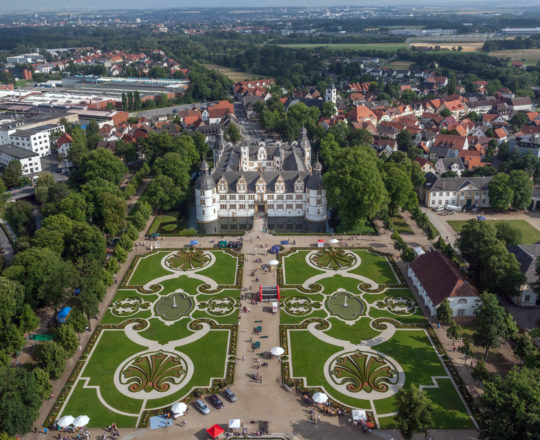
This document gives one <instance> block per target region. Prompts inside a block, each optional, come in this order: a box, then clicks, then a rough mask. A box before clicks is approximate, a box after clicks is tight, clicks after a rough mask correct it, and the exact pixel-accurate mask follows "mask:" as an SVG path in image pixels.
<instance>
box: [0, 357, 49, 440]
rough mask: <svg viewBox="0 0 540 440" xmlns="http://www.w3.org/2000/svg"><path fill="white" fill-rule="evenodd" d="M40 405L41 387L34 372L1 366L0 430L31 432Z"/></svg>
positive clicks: (9, 433) (21, 432) (20, 432)
mask: <svg viewBox="0 0 540 440" xmlns="http://www.w3.org/2000/svg"><path fill="white" fill-rule="evenodd" d="M40 406H41V396H40V387H39V386H38V385H37V384H36V380H35V378H34V375H33V373H31V372H30V371H28V370H26V369H24V368H12V367H9V366H0V414H2V417H0V432H5V433H6V434H8V435H10V436H14V435H15V434H23V433H26V432H29V431H30V429H32V424H33V423H34V420H36V419H37V417H38V415H39V407H40Z"/></svg>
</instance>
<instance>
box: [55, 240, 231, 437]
mask: <svg viewBox="0 0 540 440" xmlns="http://www.w3.org/2000/svg"><path fill="white" fill-rule="evenodd" d="M240 265H241V262H240V257H239V256H237V255H236V254H233V253H230V252H228V251H217V250H205V249H195V250H187V249H185V250H162V251H159V252H153V253H150V254H147V255H145V256H142V257H140V258H139V259H138V260H135V261H134V263H133V264H132V266H131V267H130V269H129V270H128V272H127V274H126V277H125V279H124V280H123V281H122V283H121V285H120V287H119V289H118V291H117V293H116V295H115V297H114V299H113V301H112V303H111V305H110V306H109V309H108V310H107V312H106V314H105V316H104V317H103V320H102V324H101V326H99V327H98V328H97V329H96V331H95V333H94V335H93V339H92V340H91V342H90V343H89V344H88V346H87V348H86V350H85V352H84V353H83V356H82V357H81V360H80V361H79V362H78V363H77V365H76V367H75V369H74V371H73V373H72V375H71V377H70V379H69V380H68V382H67V385H66V387H65V388H64V390H63V391H62V393H61V394H60V396H59V398H58V401H57V402H56V404H55V406H54V408H53V411H52V412H51V414H50V415H49V417H48V421H47V424H48V425H50V424H52V423H54V420H56V419H57V418H58V417H60V416H63V415H66V414H86V415H88V416H89V417H90V425H89V426H90V427H103V426H108V425H110V424H111V423H116V424H117V425H118V426H119V427H130V428H134V427H136V426H143V427H144V426H145V425H146V423H147V421H148V420H147V419H148V417H149V416H150V414H151V413H152V412H153V411H155V410H156V409H165V408H167V407H169V406H170V405H171V404H173V403H174V402H178V401H181V400H182V401H186V402H187V401H189V400H191V399H193V398H194V397H195V396H196V395H197V393H198V392H200V391H205V392H208V390H209V389H214V388H216V387H221V386H223V385H225V383H230V382H231V381H232V376H233V373H234V363H231V362H228V359H229V356H230V355H233V354H234V353H235V352H236V332H237V323H238V311H239V304H240V301H239V299H240V288H239V285H238V284H237V282H236V281H237V278H238V277H237V274H238V271H239V269H240Z"/></svg>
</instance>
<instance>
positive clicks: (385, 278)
mask: <svg viewBox="0 0 540 440" xmlns="http://www.w3.org/2000/svg"><path fill="white" fill-rule="evenodd" d="M354 252H355V253H356V254H357V255H358V256H359V257H360V259H361V260H362V262H361V264H360V266H358V267H357V268H356V269H353V270H352V271H351V272H352V273H356V274H358V275H363V276H365V277H367V278H369V279H371V280H373V281H375V282H376V283H378V284H399V281H398V279H397V278H396V276H395V275H394V272H392V267H391V266H390V263H389V262H388V261H387V260H386V258H385V257H383V256H382V255H378V254H374V253H372V252H369V251H366V250H360V251H354Z"/></svg>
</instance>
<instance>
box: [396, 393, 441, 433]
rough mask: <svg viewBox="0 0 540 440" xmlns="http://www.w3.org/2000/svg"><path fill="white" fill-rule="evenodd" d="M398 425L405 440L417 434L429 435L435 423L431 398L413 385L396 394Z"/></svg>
mask: <svg viewBox="0 0 540 440" xmlns="http://www.w3.org/2000/svg"><path fill="white" fill-rule="evenodd" d="M396 410H397V414H396V416H395V420H396V423H397V425H398V427H399V431H400V432H401V435H403V438H405V440H410V439H411V438H412V436H413V435H414V433H415V432H424V433H427V430H428V428H429V426H430V425H431V424H432V422H433V404H432V402H431V400H430V399H429V397H428V396H427V395H426V394H425V393H423V392H422V391H420V390H419V389H418V388H417V387H416V386H414V385H413V384H412V385H411V386H409V387H407V388H402V389H401V390H399V392H398V393H397V394H396Z"/></svg>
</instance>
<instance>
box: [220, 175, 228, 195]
mask: <svg viewBox="0 0 540 440" xmlns="http://www.w3.org/2000/svg"><path fill="white" fill-rule="evenodd" d="M218 191H219V192H220V193H226V192H227V182H225V179H224V178H223V177H222V178H221V179H219V182H218Z"/></svg>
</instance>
